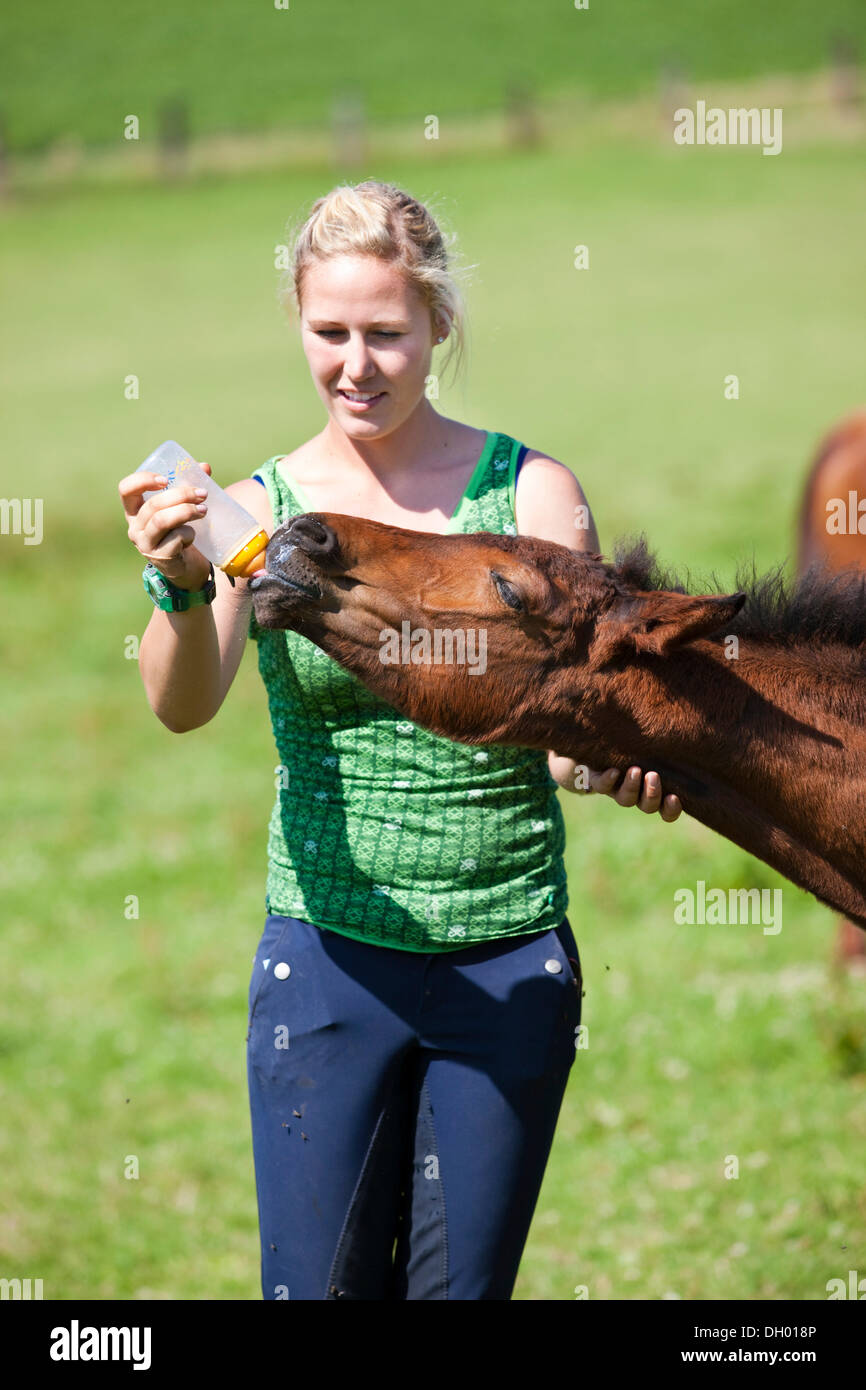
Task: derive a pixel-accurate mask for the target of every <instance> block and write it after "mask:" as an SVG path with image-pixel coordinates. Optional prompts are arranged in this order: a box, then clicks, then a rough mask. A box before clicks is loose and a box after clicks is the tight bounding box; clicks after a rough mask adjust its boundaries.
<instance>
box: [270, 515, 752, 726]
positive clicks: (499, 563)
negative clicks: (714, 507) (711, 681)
mask: <svg viewBox="0 0 866 1390" xmlns="http://www.w3.org/2000/svg"><path fill="white" fill-rule="evenodd" d="M250 587H251V589H252V591H253V594H254V606H255V615H256V619H257V621H258V623H259V625H260V626H261V627H263V628H292V629H294V630H296V631H297V632H300V633H302V634H303V635H305V636H307V637H309V638H311V639H312V640H313V641H314V642H316V643H317V644H318V645H319V646H321V647H322V648H323V649H324V650H325V651H326V652H328V653H329V654H330V655H331V656H333V657H335V659H336V660H338V661H340V662H341V663H342V664H344V665H345V666H347V667H349V669H350V670H352V671H354V673H355V674H356V675H358V676H359V677H360V678H361V679H362V680H363V681H364V683H365V684H367V685H368V686H370V687H371V688H372V689H373V690H374V691H375V692H376V693H377V694H379V695H381V696H382V698H384V699H386V700H388V701H389V702H390V703H392V704H394V705H395V706H396V707H397V708H398V709H400V710H402V711H404V712H406V713H408V714H409V715H410V716H411V717H412V718H414V719H416V720H417V721H418V722H419V723H421V724H425V725H427V726H428V727H431V728H434V729H435V730H436V731H437V732H440V733H444V734H447V735H448V736H449V737H452V738H463V739H465V740H466V741H481V740H483V741H485V742H508V743H518V744H522V745H524V746H536V747H553V746H555V740H553V741H552V740H551V734H552V730H553V729H554V728H555V727H556V726H557V723H558V721H560V720H565V719H568V720H569V721H571V722H572V723H573V722H574V720H575V718H576V714H575V699H576V697H581V696H582V697H583V698H584V700H588V699H589V698H590V697H591V695H592V693H593V690H594V687H595V689H596V691H597V681H598V679H599V677H600V675H601V673H603V672H604V671H605V670H607V669H610V668H611V667H616V666H618V665H619V666H621V665H622V664H623V663H626V664H627V663H629V662H634V661H635V660H637V659H639V658H640V657H641V656H656V657H663V656H665V655H667V654H668V653H669V652H670V651H671V650H672V649H673V648H675V647H676V646H678V645H681V644H682V643H684V642H689V641H693V640H695V639H696V638H699V637H701V636H704V635H705V634H706V633H708V632H711V631H714V630H716V629H718V628H719V627H720V626H721V625H723V624H724V623H725V622H726V621H727V620H728V619H729V618H730V617H732V616H733V614H735V613H736V612H737V611H738V610H739V608H740V607H741V605H742V603H743V602H744V599H745V595H744V594H741V593H740V594H734V595H718V594H712V595H704V596H697V597H694V596H690V595H688V594H682V593H674V592H663V591H661V592H660V591H653V592H644V591H641V590H639V589H638V588H636V587H635V586H634V585H632V584H630V583H629V582H628V578H627V575H624V574H622V573H620V572H619V571H618V569H617V567H616V566H613V565H607V564H605V563H604V562H603V561H602V559H601V557H600V556H599V555H588V554H578V553H576V552H574V551H571V550H569V549H567V548H566V547H565V546H561V545H556V544H554V543H552V542H549V541H542V540H537V539H536V538H535V537H531V536H519V537H518V536H514V537H512V536H504V535H497V534H493V533H492V532H485V531H482V532H477V533H475V534H473V535H454V536H440V535H435V534H430V533H429V532H424V531H408V530H403V529H402V528H399V527H396V526H386V525H384V524H382V523H381V522H376V521H368V520H365V519H362V518H358V517H348V516H339V515H335V514H332V513H321V512H311V513H307V514H305V515H302V516H298V517H294V518H293V519H292V520H291V521H289V522H287V523H286V524H285V525H283V526H280V527H278V529H277V530H276V531H275V532H274V534H273V536H272V538H271V541H270V544H269V545H268V549H267V555H266V569H265V571H264V573H262V574H260V575H259V576H258V577H256V578H255V579H253V580H252V582H251V586H250ZM461 639H462V640H461ZM461 654H462V658H461Z"/></svg>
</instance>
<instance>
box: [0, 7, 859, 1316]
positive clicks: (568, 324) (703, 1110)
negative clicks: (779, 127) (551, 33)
mask: <svg viewBox="0 0 866 1390" xmlns="http://www.w3.org/2000/svg"><path fill="white" fill-rule="evenodd" d="M589 13H590V14H592V13H593V11H590V12H589ZM278 18H279V16H278ZM582 18H586V16H583V17H582ZM375 173H376V174H377V175H378V176H380V177H385V178H389V179H392V180H394V181H395V182H397V183H401V184H404V185H405V186H408V187H409V188H410V189H411V190H412V191H413V192H415V193H417V194H418V195H420V196H422V197H427V196H434V197H435V198H436V199H437V200H438V206H440V207H441V209H442V210H443V211H444V212H445V213H446V214H447V217H448V219H449V221H450V222H451V223H452V224H453V226H454V227H455V228H456V230H457V231H458V232H459V234H460V238H461V245H462V250H463V254H464V256H465V259H466V260H467V261H469V262H473V263H478V270H477V271H476V272H475V280H474V285H473V287H472V289H471V290H470V293H469V310H470V329H471V335H470V358H469V364H468V371H467V373H466V376H465V378H464V379H463V380H462V381H461V382H459V383H458V384H457V385H456V386H454V387H452V388H448V389H447V390H445V392H444V393H443V397H442V400H441V401H440V408H441V409H442V410H443V411H444V413H446V414H449V415H454V416H457V417H459V418H460V419H463V420H466V421H468V422H470V423H472V424H475V425H484V426H488V427H491V428H494V427H495V428H498V429H502V430H506V431H508V432H509V433H511V434H513V435H515V436H516V437H518V438H520V439H522V440H524V441H525V442H527V443H528V444H530V445H531V446H533V447H535V448H539V449H543V450H545V451H547V452H548V453H550V454H552V455H553V456H554V457H556V458H559V459H562V460H563V461H565V462H566V463H568V464H569V465H570V466H571V467H572V468H573V469H574V470H575V472H576V473H577V474H578V476H579V478H580V479H581V481H582V483H583V484H584V486H585V488H586V490H587V492H588V495H589V498H590V501H591V504H592V506H593V509H594V512H595V516H596V520H597V522H598V526H599V531H600V534H601V537H602V543H603V545H604V547H605V549H606V550H608V551H610V549H611V547H612V544H613V541H614V539H615V537H616V536H618V535H619V534H621V533H624V532H629V531H636V530H641V529H645V530H646V532H647V534H648V535H649V537H650V539H651V541H652V542H653V543H654V544H655V545H656V546H657V548H658V550H659V552H660V555H661V557H662V558H663V559H664V560H665V561H666V562H670V563H671V564H683V565H689V566H691V567H692V569H693V570H697V571H709V570H710V569H713V568H715V569H716V570H717V571H718V572H719V574H720V576H725V577H731V578H732V576H733V573H734V569H735V566H736V562H737V561H738V560H739V559H749V558H751V556H752V555H754V556H755V558H756V560H757V562H758V564H759V565H760V566H765V565H770V564H773V563H775V562H777V561H779V560H784V559H785V558H786V557H787V556H789V555H790V554H791V553H792V527H793V518H794V514H795V510H796V503H797V498H798V492H799V488H800V486H801V482H802V478H803V476H804V473H805V469H806V466H807V463H808V459H809V455H810V453H811V450H812V448H813V446H814V444H815V442H816V441H817V438H818V437H819V435H820V434H821V433H822V432H823V430H824V429H825V428H826V427H827V426H828V425H829V424H831V423H832V422H833V421H834V420H835V419H836V418H837V416H839V415H840V414H841V413H843V412H844V411H846V410H848V409H849V408H851V407H852V406H854V405H855V404H858V403H860V402H861V401H862V399H863V356H862V326H863V322H864V318H866V314H864V311H866V304H864V298H866V293H864V282H863V277H862V246H863V230H864V214H866V186H864V183H863V179H862V150H861V149H858V148H856V147H855V146H853V145H852V146H851V147H850V148H848V149H833V148H830V147H824V148H822V149H820V150H819V149H817V148H816V149H814V150H810V149H806V148H803V149H800V150H791V151H786V152H785V154H784V156H783V157H780V158H776V159H766V158H762V157H761V155H760V152H759V151H758V150H742V149H741V150H728V151H710V150H687V151H680V152H677V153H675V152H673V151H672V150H670V149H663V148H658V149H656V148H654V147H652V146H650V145H641V146H637V145H635V146H632V145H628V144H623V145H619V146H616V145H612V144H606V145H605V146H604V148H596V149H592V148H590V149H583V148H581V147H580V143H579V141H577V140H576V141H575V147H574V150H573V151H570V152H566V153H558V154H556V155H553V154H545V153H538V154H534V155H533V156H532V157H531V158H530V157H526V158H521V157H518V156H514V155H510V156H506V155H503V156H502V157H500V158H498V159H486V160H485V161H484V162H483V163H481V162H477V163H476V162H467V163H458V162H455V163H453V164H449V163H443V162H440V163H438V164H437V165H436V168H435V174H433V175H432V176H431V175H430V174H429V172H428V171H427V170H426V169H425V168H424V167H423V166H419V165H418V164H415V165H413V166H412V167H396V166H395V167H388V168H382V169H376V170H375ZM329 186H330V181H329V177H328V175H327V173H326V172H323V174H322V175H321V177H320V178H319V179H318V180H317V179H312V178H305V179H303V180H302V179H298V178H293V177H292V176H289V175H282V176H279V177H277V176H269V177H255V178H253V177H250V178H247V179H235V180H216V179H214V180H210V181H207V182H204V183H202V184H200V185H198V186H196V187H194V188H190V189H173V190H161V189H140V190H117V191H105V192H89V193H87V194H82V195H81V196H69V197H66V198H63V199H55V198H53V197H51V196H48V195H44V196H40V197H34V198H31V199H29V200H24V201H22V202H19V203H18V204H16V205H13V206H12V207H11V208H9V209H7V210H6V211H5V213H4V214H3V216H2V219H0V255H2V258H3V261H4V263H5V264H7V265H11V266H12V267H13V268H14V273H12V274H10V275H8V276H7V277H6V279H5V281H4V284H3V286H2V303H0V312H2V315H3V319H4V321H5V322H7V323H9V324H13V325H14V332H13V333H10V334H7V335H6V338H5V341H4V343H3V347H2V358H0V373H2V379H3V381H4V383H5V386H6V397H7V398H6V407H5V410H4V421H3V431H4V438H3V478H2V489H0V490H2V492H3V494H4V496H15V495H30V496H36V497H42V498H44V507H45V512H44V517H45V521H44V540H43V543H42V544H41V545H40V546H38V547H37V546H32V547H30V546H25V545H24V544H23V539H22V538H21V537H18V536H3V537H0V562H2V570H3V584H4V595H5V601H4V603H3V605H2V608H0V643H2V652H3V667H4V674H5V679H4V681H3V683H2V687H0V691H2V693H0V716H2V727H3V733H4V749H5V753H4V773H5V777H4V784H5V788H6V793H5V806H6V820H5V833H4V854H3V856H2V864H0V894H2V903H3V916H4V918H5V931H4V934H3V951H4V956H3V974H4V978H5V981H6V986H7V987H6V989H5V990H4V991H3V995H4V997H3V1001H2V1004H0V1010H2V1013H0V1076H2V1099H3V1108H4V1115H5V1125H4V1127H3V1136H2V1139H0V1166H2V1170H3V1172H4V1176H5V1181H4V1183H3V1187H2V1197H0V1201H2V1211H0V1274H3V1275H5V1276H6V1277H12V1276H19V1277H28V1276H30V1277H41V1278H43V1279H44V1288H45V1296H46V1297H47V1298H61V1299H79V1298H89V1297H90V1298H122V1299H127V1298H147V1297H160V1298H173V1299H175V1298H176V1299H227V1298H249V1299H257V1298H259V1297H260V1289H259V1283H258V1244H257V1239H258V1238H257V1224H256V1203H255V1188H254V1181H253V1171H252V1157H251V1148H250V1140H249V1124H248V1115H247V1099H246V1078H245V1068H244V1036H245V1031H246V990H247V983H248V978H249V971H250V966H251V958H252V955H253V952H254V949H255V946H256V943H257V941H258V938H259V935H260V933H261V929H262V925H263V921H264V900H263V899H264V875H265V868H266V864H265V841H266V824H267V817H268V814H269V811H270V806H271V803H272V799H273V794H274V793H273V768H274V763H275V761H276V758H275V753H274V748H273V743H272V737H271V732H270V727H269V722H268V717H267V710H266V704H265V698H264V691H263V689H262V687H261V683H260V680H259V677H258V673H257V670H256V667H255V658H254V655H253V652H252V651H248V652H247V654H246V656H245V658H244V662H243V664H242V667H241V670H240V672H239V674H238V677H237V679H236V682H235V684H234V686H233V688H232V690H231V693H230V696H229V698H228V700H227V702H226V704H225V705H224V707H223V709H222V710H221V712H220V713H219V715H218V716H217V718H216V719H215V720H214V721H213V722H212V723H211V724H209V725H208V726H206V727H205V728H203V729H200V730H197V731H195V732H194V733H192V734H188V735H185V736H182V737H178V736H175V735H172V734H170V733H168V732H167V731H166V730H165V729H164V728H163V727H162V726H161V725H160V724H159V723H158V721H157V720H156V718H155V716H154V715H153V714H152V713H151V712H150V710H149V708H148V706H147V703H146V700H145V698H144V693H143V689H142V686H141V682H140V679H139V673H138V669H137V663H136V660H135V659H134V657H133V658H132V659H130V657H129V656H128V655H127V654H126V647H127V645H128V641H129V638H130V636H131V635H133V636H134V635H140V634H141V632H142V631H143V629H144V627H145V625H146V623H147V621H148V617H149V614H150V611H151V610H150V605H149V602H148V600H147V598H146V596H145V594H144V592H143V590H142V585H141V561H140V558H139V557H138V556H137V555H136V553H135V552H134V551H133V549H132V547H131V546H130V544H129V542H128V540H127V537H126V529H125V524H124V520H123V514H122V509H121V506H120V503H119V499H118V497H117V493H116V485H117V481H118V479H119V478H120V477H121V476H123V475H124V474H125V473H127V472H130V471H132V470H133V469H134V468H135V467H136V466H137V465H138V463H139V462H140V461H141V460H142V459H143V458H144V456H145V455H146V454H147V453H148V452H149V450H150V449H151V448H152V447H154V445H155V444H156V443H158V442H159V441H160V440H162V439H164V438H167V437H173V438H177V439H180V440H181V441H183V442H185V443H187V444H188V445H189V447H190V448H191V449H192V450H194V451H195V452H196V453H197V455H198V456H199V457H201V458H205V459H207V460H208V461H209V462H210V463H211V465H212V467H213V470H214V474H215V476H216V478H217V480H218V481H220V482H223V483H228V482H230V481H233V480H234V479H236V478H238V477H242V476H246V475H248V474H249V473H250V472H251V471H252V469H253V468H254V467H256V466H257V465H258V464H259V463H260V462H262V461H263V460H264V459H265V458H266V457H268V456H269V455H271V454H273V453H276V452H278V451H285V450H288V449H290V448H292V447H294V446H295V445H296V444H297V443H298V442H300V441H301V440H303V439H306V438H308V437H309V436H310V435H311V434H312V433H313V432H315V431H317V430H318V429H319V428H320V427H321V425H322V423H323V418H322V414H321V406H320V403H319V400H318V397H317V396H316V394H315V392H314V390H313V387H312V385H311V383H310V380H309V376H308V373H307V369H306V363H305V361H304V359H303V355H302V353H301V350H300V346H299V344H298V341H297V339H296V337H295V335H294V330H293V329H292V328H291V327H289V326H287V325H286V323H285V322H284V320H283V319H282V318H281V317H280V312H279V310H278V308H277V305H276V286H277V274H276V272H275V271H274V269H273V248H274V245H275V244H276V243H278V242H280V241H281V240H282V237H283V225H284V223H285V220H286V219H287V218H288V217H290V216H291V217H295V216H296V215H297V214H298V212H299V211H301V210H302V209H303V208H304V207H305V206H306V205H308V204H309V202H310V201H311V200H312V199H313V198H314V197H315V196H317V195H318V194H320V193H321V192H323V191H325V189H326V188H327V187H329ZM582 242H585V243H587V244H588V245H589V247H590V269H589V270H588V271H576V270H574V269H573V268H572V258H573V247H574V246H575V244H577V243H582ZM729 373H736V374H737V375H738V376H739V378H740V399H739V400H737V401H728V400H725V398H724V394H723V382H724V378H725V376H726V375H727V374H729ZM130 374H134V375H136V376H137V377H138V379H139V383H140V395H139V399H137V400H127V399H125V397H124V381H125V378H126V377H127V376H128V375H130ZM563 806H564V810H565V812H566V816H567V823H568V851H567V853H568V869H569V883H570V895H571V907H570V910H569V916H570V919H571V922H572V925H573V927H574V930H575V934H576V937H577V940H578V943H579V946H580V950H581V955H582V961H583V969H584V976H585V988H586V996H585V999H584V1022H585V1023H586V1024H587V1025H588V1029H589V1035H588V1036H589V1046H588V1048H587V1049H586V1050H582V1051H580V1052H579V1053H578V1054H577V1059H576V1063H575V1066H574V1069H573V1072H572V1078H571V1082H570V1085H569V1090H568V1093H567V1096H566V1100H565V1103H564V1106H563V1111H562V1115H561V1119H560V1124H559V1129H558V1132H557V1137H556V1142H555V1147H554V1151H553V1155H552V1158H551V1162H550V1166H549V1169H548V1173H547V1177H546V1180H545V1185H544V1189H543V1192H542V1197H541V1201H540V1204H539V1207H538V1211H537V1215H536V1220H535V1223H534V1226H533V1230H532V1233H531V1236H530V1240H529V1244H528V1247H527V1250H526V1255H525V1259H524V1262H523V1266H522V1269H521V1274H520V1277H519V1281H518V1287H517V1290H516V1297H517V1298H519V1299H527V1300H538V1299H550V1300H564V1299H572V1298H573V1297H574V1290H575V1288H576V1287H577V1286H579V1285H586V1286H587V1287H588V1290H589V1296H590V1297H591V1298H600V1299H609V1298H650V1299H658V1298H663V1297H666V1296H678V1297H680V1298H684V1299H689V1298H691V1299H710V1298H723V1299H742V1298H751V1299H759V1300H762V1299H778V1298H796V1299H822V1298H824V1297H826V1293H825V1286H826V1283H827V1281H828V1280H829V1279H831V1278H835V1277H846V1276H847V1271H848V1270H849V1269H859V1270H860V1271H861V1273H862V1272H863V1271H864V1270H866V1241H864V1222H866V1187H864V1182H863V1178H862V1175H861V1174H860V1171H859V1158H860V1142H861V1140H862V1139H863V1138H864V1136H866V1013H864V1003H866V980H864V979H862V978H861V979H856V978H846V979H839V978H836V977H835V976H834V975H833V974H832V972H831V971H830V969H829V966H828V962H829V955H830V946H831V940H832V932H833V928H832V921H831V918H830V915H829V914H828V913H827V912H825V911H824V910H823V909H821V908H820V907H818V906H817V904H816V903H815V902H814V901H813V900H812V899H810V898H808V897H807V896H806V895H804V894H802V893H800V892H799V891H798V890H796V889H795V888H793V887H792V886H790V885H787V884H786V885H784V898H783V903H784V919H783V929H782V931H781V933H780V934H778V935H776V936H771V935H764V934H763V933H762V932H761V929H760V927H748V926H739V927H737V926H729V927H718V926H717V927H713V926H703V927H701V926H693V927H685V926H676V925H675V924H674V922H673V893H674V891H675V889H676V888H678V887H683V886H694V883H695V881H696V879H698V878H703V879H704V880H705V881H706V882H707V883H708V884H710V885H713V886H720V887H728V886H750V887H764V886H766V887H776V886H782V880H781V879H779V878H778V877H777V876H776V875H775V874H773V873H772V872H771V871H770V870H769V869H767V868H765V867H764V866H763V865H761V864H759V863H757V862H756V861H753V860H751V859H749V858H748V856H746V855H745V854H743V853H742V852H741V851H740V850H738V849H736V848H735V847H734V846H732V845H730V844H728V843H727V842H725V841H723V840H721V839H719V838H718V837H715V836H713V835H712V834H711V833H710V832H709V831H706V830H704V829H703V828H702V827H701V826H699V825H698V824H697V823H695V822H693V821H690V820H688V819H687V818H685V817H683V818H681V819H680V821H679V822H678V823H677V824H675V825H673V826H665V825H663V824H661V823H659V822H658V818H654V819H652V820H651V819H648V818H646V817H643V816H641V815H640V814H639V813H638V812H636V811H625V810H623V809H621V808H619V807H617V806H615V805H614V804H613V803H612V802H609V801H606V800H602V799H601V798H595V799H593V800H592V801H582V800H579V799H578V798H575V797H568V796H566V795H564V794H563ZM133 894H134V895H136V896H137V898H138V900H139V914H140V915H139V917H138V918H137V919H132V920H130V919H127V917H126V916H125V912H124V908H125V903H126V900H127V898H128V895H133ZM129 1155H135V1156H137V1159H138V1162H139V1165H140V1177H139V1178H138V1180H127V1179H126V1178H125V1177H124V1169H125V1165H126V1163H127V1158H128V1156H129ZM730 1155H734V1156H736V1157H737V1158H738V1160H739V1177H738V1178H737V1179H736V1180H729V1179H726V1177H725V1175H724V1173H725V1164H726V1162H727V1161H728V1156H730Z"/></svg>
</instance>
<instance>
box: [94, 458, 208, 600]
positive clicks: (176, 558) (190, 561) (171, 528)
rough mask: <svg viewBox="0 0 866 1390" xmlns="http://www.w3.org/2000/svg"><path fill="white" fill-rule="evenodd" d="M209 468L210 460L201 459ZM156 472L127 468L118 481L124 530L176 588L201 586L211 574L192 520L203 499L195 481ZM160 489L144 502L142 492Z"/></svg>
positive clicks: (200, 512) (204, 510)
mask: <svg viewBox="0 0 866 1390" xmlns="http://www.w3.org/2000/svg"><path fill="white" fill-rule="evenodd" d="M199 467H200V468H203V469H204V471H205V472H206V473H208V474H209V473H210V464H209V463H199ZM159 476H160V475H159V474H157V473H130V474H129V475H128V476H127V477H126V478H121V480H120V482H119V483H118V485H117V491H118V492H119V493H120V500H121V502H122V503H123V510H124V512H125V513H126V517H127V521H128V523H129V524H128V526H127V535H128V536H129V539H130V540H131V541H132V543H133V545H134V546H135V547H136V549H137V550H138V551H139V552H140V553H141V554H142V555H143V556H144V558H145V559H146V560H150V561H151V562H152V563H153V564H154V565H155V566H156V568H157V569H158V570H159V571H160V573H161V574H163V575H165V578H166V579H167V580H168V581H169V583H171V584H174V585H175V587H176V588H178V589H189V590H196V589H202V588H203V587H204V585H205V584H206V582H207V580H208V577H209V575H210V561H209V560H208V559H207V558H206V557H205V556H204V555H202V553H201V551H200V550H196V548H195V546H194V544H193V541H194V540H195V532H194V531H193V529H192V527H191V526H190V524H189V523H190V522H191V521H196V520H198V518H199V517H202V516H204V515H206V513H207V507H206V505H205V499H204V498H203V497H202V496H201V495H200V491H201V490H198V491H197V489H196V488H194V487H191V486H189V485H188V484H186V485H179V484H175V486H174V487H168V486H166V485H165V484H164V483H160V482H158V481H157V479H158V477H159ZM154 488H162V489H163V490H162V491H161V492H160V493H159V494H158V496H156V497H149V498H148V500H147V501H146V502H145V501H143V500H142V493H144V492H151V491H152V490H153V489H154Z"/></svg>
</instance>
